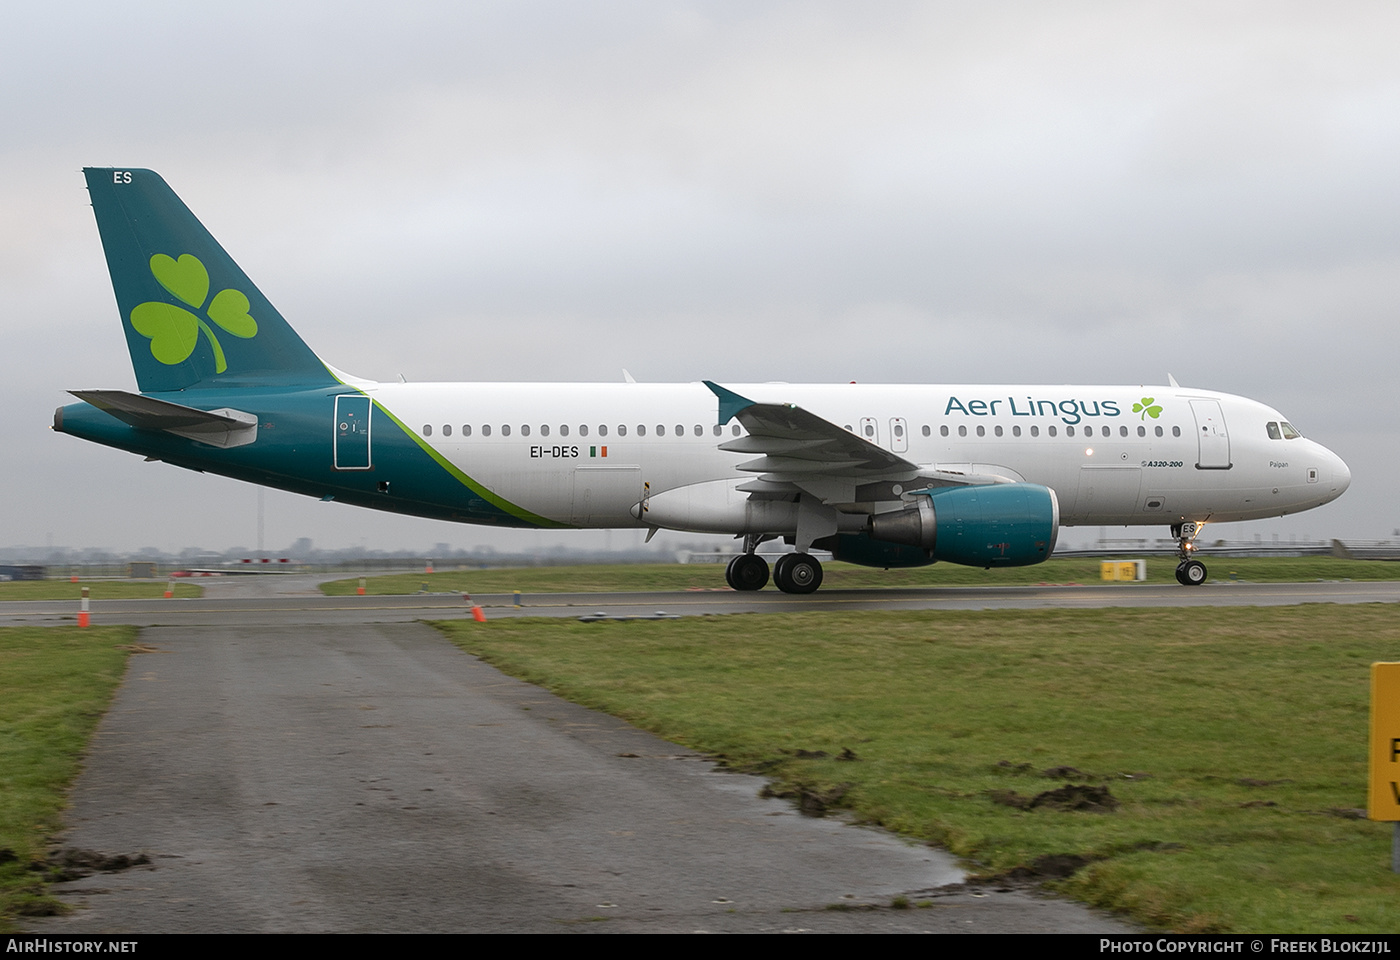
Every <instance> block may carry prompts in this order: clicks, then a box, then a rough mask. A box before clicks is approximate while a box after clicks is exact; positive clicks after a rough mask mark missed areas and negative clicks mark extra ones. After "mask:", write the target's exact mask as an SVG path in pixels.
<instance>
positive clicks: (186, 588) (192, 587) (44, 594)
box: [0, 580, 353, 609]
mask: <svg viewBox="0 0 1400 960" xmlns="http://www.w3.org/2000/svg"><path fill="white" fill-rule="evenodd" d="M83 587H87V588H88V596H89V597H90V598H91V599H93V600H152V599H155V598H156V597H162V596H164V595H165V581H164V580H80V581H79V582H77V583H72V582H70V581H68V580H13V581H6V582H4V583H0V600H72V601H73V602H74V604H76V603H77V602H78V600H79V598H81V597H82V595H83ZM352 592H353V591H352ZM175 596H176V597H177V598H185V597H202V596H204V588H203V587H201V586H199V585H198V584H195V583H184V582H181V581H176V583H175ZM74 609H76V607H75V608H74Z"/></svg>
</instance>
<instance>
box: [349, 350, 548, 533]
mask: <svg viewBox="0 0 1400 960" xmlns="http://www.w3.org/2000/svg"><path fill="white" fill-rule="evenodd" d="M322 366H325V364H324V363H323V364H322ZM326 372H327V373H329V374H330V375H331V376H332V377H334V378H335V381H336V382H337V383H339V384H340V385H341V386H343V387H347V388H349V389H351V390H354V391H355V392H357V393H359V394H361V395H362V396H365V397H369V402H370V403H372V404H374V407H375V409H376V410H378V411H379V412H380V413H382V414H384V416H386V417H388V418H389V419H390V420H392V421H394V423H396V424H398V427H399V429H400V430H402V431H403V432H404V434H405V435H406V436H408V437H409V438H410V439H412V440H413V442H414V443H416V444H418V446H419V447H421V448H422V449H423V452H424V453H426V454H427V455H428V456H430V457H432V458H433V460H435V461H436V462H437V465H438V466H440V467H442V469H444V470H446V471H447V472H448V474H449V475H451V476H452V477H454V478H455V479H456V480H457V482H458V483H460V484H461V485H462V486H464V487H466V488H467V489H468V490H470V491H471V492H472V493H474V494H476V495H477V496H478V497H480V498H481V499H483V500H485V501H486V502H487V503H489V504H491V506H493V507H495V508H496V509H497V510H500V511H502V512H504V513H508V514H510V515H511V516H512V517H516V518H518V519H520V520H524V521H526V522H527V523H533V524H534V525H535V526H537V527H564V528H567V527H568V526H569V524H567V523H560V522H559V521H558V520H550V519H549V518H548V517H542V516H540V515H539V514H537V513H531V512H530V511H529V510H526V509H525V508H524V507H520V506H516V505H515V504H513V503H511V502H510V501H509V500H506V499H505V498H504V497H498V496H496V495H495V494H494V493H492V492H491V491H490V490H487V489H486V488H485V487H483V486H482V485H481V484H479V483H477V482H476V481H475V480H473V479H472V478H471V477H469V476H467V475H466V474H465V473H463V472H462V471H461V470H458V469H457V468H456V467H455V466H453V464H452V462H451V461H449V460H448V459H447V458H446V457H444V456H443V455H442V454H440V453H438V452H437V451H436V450H434V449H433V448H432V447H431V446H430V445H429V444H428V443H427V441H425V440H424V439H423V438H422V437H420V436H418V434H417V433H415V432H414V431H412V430H410V429H409V428H408V425H407V424H405V423H404V422H403V421H402V420H400V419H399V418H398V417H396V416H394V415H393V413H391V412H390V411H389V409H388V408H387V407H385V406H384V404H382V403H380V402H379V401H378V400H376V399H374V397H370V395H369V394H368V393H365V391H363V390H361V389H360V388H359V387H357V386H354V385H353V384H349V383H346V382H345V381H344V380H341V379H340V378H339V377H337V376H336V375H335V371H333V370H331V369H330V368H329V367H326Z"/></svg>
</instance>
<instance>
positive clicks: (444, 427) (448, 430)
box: [442, 423, 452, 437]
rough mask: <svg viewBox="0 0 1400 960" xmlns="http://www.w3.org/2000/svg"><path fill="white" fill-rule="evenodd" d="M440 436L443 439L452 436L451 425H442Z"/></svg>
mask: <svg viewBox="0 0 1400 960" xmlns="http://www.w3.org/2000/svg"><path fill="white" fill-rule="evenodd" d="M442 435H443V436H444V437H450V436H452V424H450V423H444V424H443V425H442Z"/></svg>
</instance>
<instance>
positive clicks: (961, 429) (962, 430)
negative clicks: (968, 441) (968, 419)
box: [958, 427, 967, 437]
mask: <svg viewBox="0 0 1400 960" xmlns="http://www.w3.org/2000/svg"><path fill="white" fill-rule="evenodd" d="M958 436H960V437H965V436H967V427H958Z"/></svg>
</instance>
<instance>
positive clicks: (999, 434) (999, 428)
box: [994, 425, 1001, 436]
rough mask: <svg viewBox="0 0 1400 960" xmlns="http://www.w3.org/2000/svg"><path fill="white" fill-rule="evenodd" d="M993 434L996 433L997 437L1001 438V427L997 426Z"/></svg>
mask: <svg viewBox="0 0 1400 960" xmlns="http://www.w3.org/2000/svg"><path fill="white" fill-rule="evenodd" d="M994 432H995V433H996V435H997V436H1001V427H1000V426H999V425H998V426H997V428H996V430H995V431H994Z"/></svg>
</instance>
